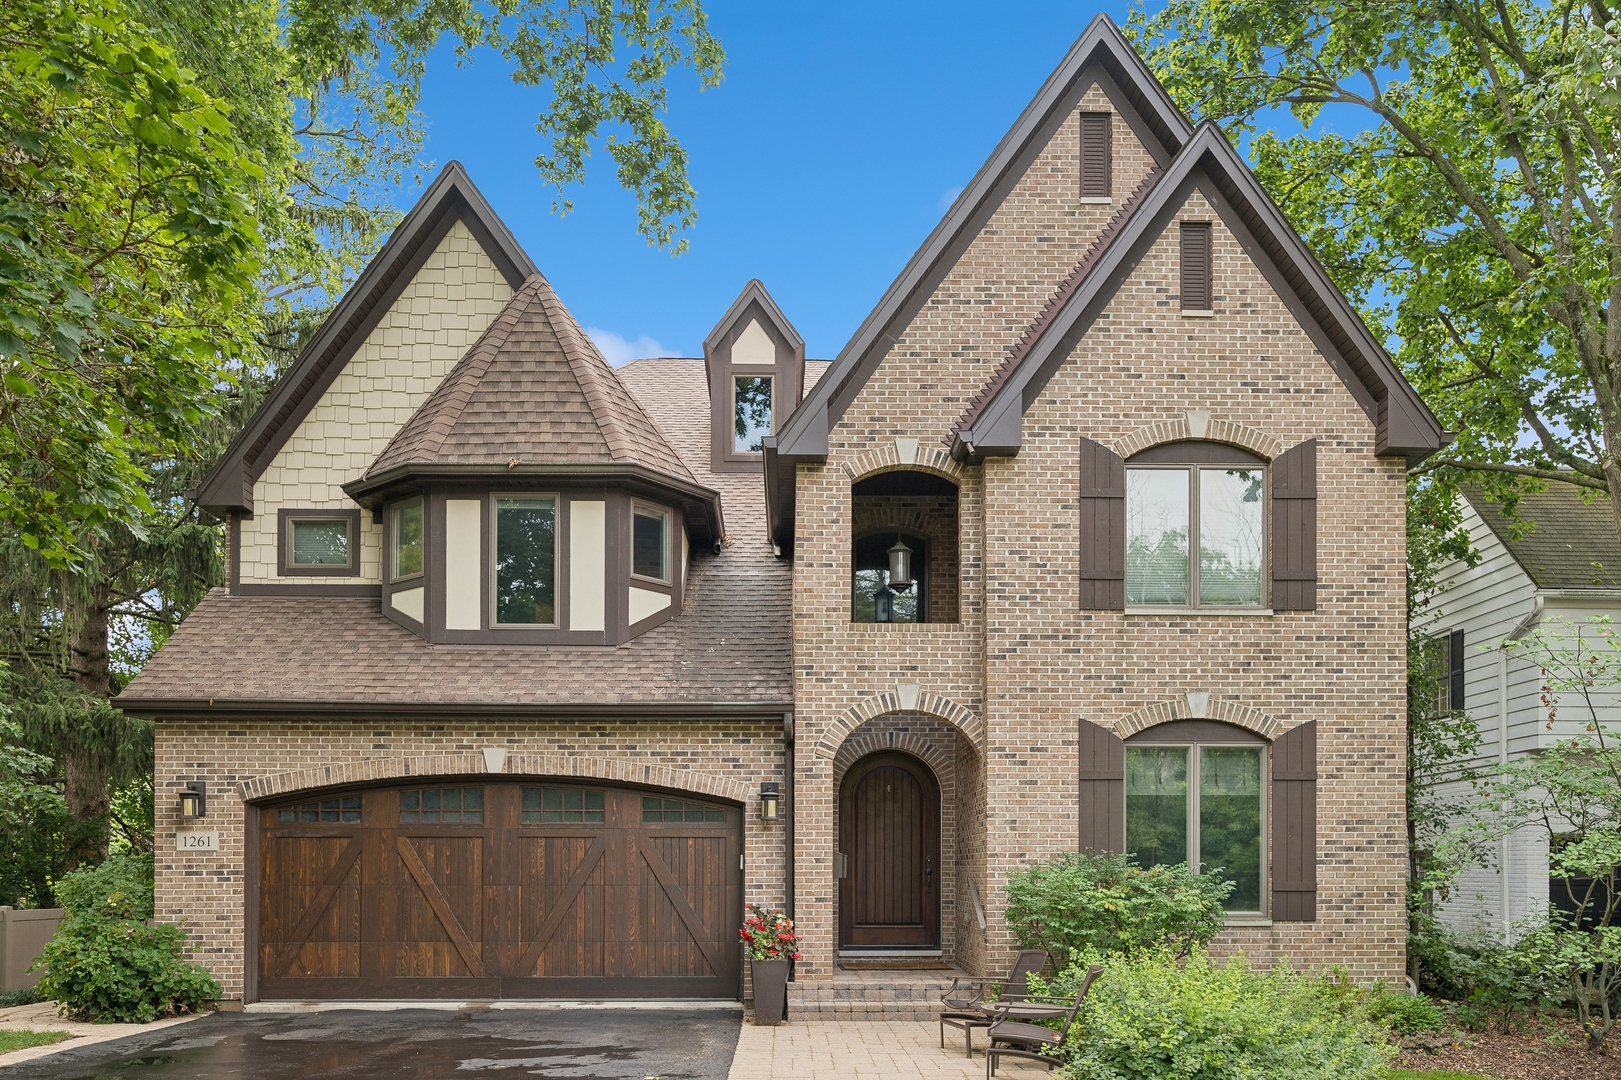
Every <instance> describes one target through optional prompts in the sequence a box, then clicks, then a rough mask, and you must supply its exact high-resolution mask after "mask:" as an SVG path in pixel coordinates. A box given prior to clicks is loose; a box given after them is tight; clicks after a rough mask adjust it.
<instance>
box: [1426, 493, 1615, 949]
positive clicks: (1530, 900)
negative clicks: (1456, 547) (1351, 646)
mask: <svg viewBox="0 0 1621 1080" xmlns="http://www.w3.org/2000/svg"><path fill="white" fill-rule="evenodd" d="M1462 510H1463V519H1464V524H1465V526H1466V527H1467V528H1468V530H1469V535H1470V539H1471V542H1472V544H1473V547H1474V548H1475V550H1476V552H1478V553H1479V555H1480V562H1479V563H1478V564H1477V565H1475V566H1468V565H1467V564H1465V563H1463V562H1461V561H1460V562H1455V563H1452V564H1450V565H1448V566H1446V567H1444V568H1443V570H1442V573H1441V575H1440V580H1441V582H1442V588H1441V591H1440V592H1439V593H1438V594H1437V595H1436V596H1435V598H1434V599H1433V600H1432V601H1431V603H1430V604H1429V605H1428V608H1427V610H1426V611H1425V612H1424V613H1423V614H1422V615H1420V616H1418V618H1419V619H1420V625H1421V626H1422V627H1423V628H1424V629H1425V631H1426V632H1427V633H1428V634H1430V635H1431V636H1432V637H1434V638H1436V639H1438V641H1440V642H1444V644H1441V645H1440V646H1439V648H1440V651H1441V653H1442V655H1443V656H1444V657H1445V660H1446V662H1447V668H1448V671H1447V675H1448V677H1447V678H1446V679H1445V680H1444V683H1443V687H1442V690H1441V693H1442V694H1443V695H1444V696H1445V698H1446V705H1447V707H1449V708H1454V709H1463V710H1465V711H1466V712H1468V714H1469V716H1470V717H1471V718H1473V719H1474V721H1475V722H1476V723H1477V724H1478V725H1479V727H1480V734H1481V744H1480V749H1479V752H1478V757H1477V759H1476V762H1475V764H1477V765H1483V766H1490V765H1494V764H1499V763H1506V762H1508V761H1510V760H1513V759H1518V758H1522V757H1524V756H1525V755H1527V754H1532V753H1535V752H1537V751H1538V750H1539V749H1542V748H1545V747H1547V746H1548V745H1550V744H1551V743H1552V742H1553V741H1554V740H1556V739H1558V738H1560V737H1564V738H1569V737H1571V736H1572V735H1575V734H1578V733H1579V732H1580V731H1581V730H1582V728H1583V727H1584V725H1585V724H1586V722H1587V721H1588V720H1589V719H1590V717H1589V715H1588V710H1587V708H1586V706H1585V704H1580V705H1579V704H1578V703H1577V702H1574V701H1565V702H1563V703H1562V707H1561V708H1558V709H1557V710H1556V719H1555V720H1554V721H1553V722H1552V724H1551V725H1550V721H1549V715H1548V708H1547V707H1546V705H1545V704H1544V703H1543V701H1542V700H1541V699H1542V685H1543V678H1542V673H1541V669H1540V668H1539V666H1538V665H1537V664H1536V663H1535V662H1534V661H1532V660H1530V659H1527V658H1525V657H1523V656H1518V655H1513V654H1512V651H1511V650H1509V649H1506V648H1504V645H1505V643H1506V642H1507V641H1508V640H1510V639H1518V638H1523V637H1524V636H1525V635H1528V634H1530V633H1531V632H1532V631H1533V630H1535V629H1537V628H1542V629H1543V630H1544V631H1545V633H1549V634H1557V633H1559V628H1560V627H1562V626H1571V627H1575V626H1577V625H1579V624H1581V623H1584V622H1585V621H1586V620H1588V619H1591V618H1592V617H1594V616H1597V615H1609V616H1612V617H1616V618H1617V620H1618V622H1621V538H1618V537H1617V535H1616V529H1615V524H1614V519H1613V518H1612V516H1611V512H1610V506H1609V503H1608V501H1607V500H1605V499H1604V498H1602V497H1600V498H1599V499H1598V500H1596V501H1592V502H1589V501H1588V500H1587V499H1586V498H1585V497H1584V496H1583V494H1582V493H1581V491H1580V490H1579V489H1577V488H1575V487H1573V486H1571V485H1568V484H1558V483H1554V484H1550V485H1549V486H1548V490H1546V491H1544V492H1540V493H1537V494H1532V495H1527V496H1525V497H1524V498H1523V499H1522V500H1521V501H1520V504H1519V508H1518V510H1517V512H1516V516H1515V517H1514V518H1512V519H1511V518H1509V517H1506V516H1505V515H1504V513H1503V511H1502V508H1501V506H1499V505H1498V504H1496V503H1493V502H1491V501H1489V500H1487V499H1486V498H1484V497H1483V496H1482V495H1481V494H1480V492H1479V491H1478V490H1472V491H1467V492H1466V494H1465V496H1464V498H1463V506H1462ZM1600 719H1601V720H1602V721H1604V722H1605V723H1606V724H1610V723H1616V724H1618V726H1621V706H1617V705H1616V704H1615V703H1614V699H1613V696H1612V697H1610V698H1609V701H1608V702H1607V703H1606V704H1604V705H1603V706H1601V708H1600ZM1496 861H1497V863H1498V867H1485V866H1482V867H1477V868H1475V869H1473V870H1470V871H1468V872H1466V873H1465V874H1464V875H1463V877H1462V878H1461V879H1460V881H1459V883H1458V888H1457V889H1456V890H1455V891H1454V892H1453V893H1452V894H1451V895H1450V897H1449V898H1448V900H1447V901H1446V902H1445V903H1444V904H1443V905H1442V906H1441V908H1440V911H1441V915H1442V918H1443V919H1444V920H1445V921H1446V922H1447V923H1449V924H1451V925H1453V926H1454V927H1456V928H1458V929H1460V930H1462V929H1473V928H1476V927H1480V926H1481V925H1482V924H1484V927H1485V928H1486V929H1489V930H1491V931H1492V932H1495V933H1506V932H1507V930H1508V927H1509V926H1511V925H1512V924H1513V923H1514V922H1515V921H1517V920H1519V919H1522V918H1524V917H1525V916H1526V915H1528V914H1531V913H1532V912H1535V911H1540V910H1542V909H1543V908H1544V906H1545V905H1546V904H1547V903H1548V844H1547V837H1546V835H1545V834H1540V832H1533V831H1531V830H1524V831H1521V832H1519V833H1516V834H1514V835H1513V836H1510V837H1508V838H1506V839H1505V840H1504V841H1502V842H1501V844H1500V847H1499V851H1498V853H1497V860H1496ZM1499 867H1501V869H1499Z"/></svg>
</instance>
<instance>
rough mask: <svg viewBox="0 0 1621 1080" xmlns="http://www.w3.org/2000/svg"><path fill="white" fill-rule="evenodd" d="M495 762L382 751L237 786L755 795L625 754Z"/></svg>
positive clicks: (741, 798)
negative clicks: (485, 782)
mask: <svg viewBox="0 0 1621 1080" xmlns="http://www.w3.org/2000/svg"><path fill="white" fill-rule="evenodd" d="M489 765H490V761H489V759H487V758H486V756H485V755H484V753H483V752H482V751H474V752H472V753H465V754H442V755H437V756H432V757H426V756H424V757H378V758H368V759H366V760H364V761H352V762H345V763H343V764H341V765H323V766H319V767H317V768H313V769H294V770H291V771H289V772H279V773H269V774H267V775H265V776H256V777H254V778H253V779H252V780H245V781H243V782H242V783H240V784H238V785H237V786H236V790H237V794H238V795H239V796H240V797H241V799H242V801H243V802H254V801H257V800H260V799H269V798H272V797H274V796H277V795H287V794H291V793H293V792H297V791H306V790H309V789H312V788H331V787H347V786H349V785H351V784H366V783H372V782H374V781H379V780H398V779H409V778H411V777H416V776H421V777H430V776H471V775H480V776H512V777H521V776H548V777H573V778H578V779H581V780H610V781H615V782H618V783H622V784H636V785H644V786H647V787H661V788H671V789H673V790H676V791H688V792H692V793H693V794H697V795H709V796H712V797H714V798H717V799H726V800H728V801H730V802H736V803H746V802H748V799H749V787H748V785H747V784H746V783H744V782H743V781H741V780H736V779H733V778H731V777H727V776H715V775H713V774H711V773H705V772H698V771H696V770H694V769H672V768H669V767H667V766H663V765H648V764H644V763H642V762H639V761H635V760H629V759H624V758H614V757H601V756H585V757H576V756H574V755H570V754H526V753H507V754H505V755H504V760H502V761H501V762H500V768H497V769H491V768H490V767H489Z"/></svg>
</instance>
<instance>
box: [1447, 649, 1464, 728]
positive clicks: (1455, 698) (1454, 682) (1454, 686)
mask: <svg viewBox="0 0 1621 1080" xmlns="http://www.w3.org/2000/svg"><path fill="white" fill-rule="evenodd" d="M1447 707H1448V708H1449V709H1461V708H1463V631H1462V630H1454V631H1452V633H1451V635H1450V636H1448V638H1447Z"/></svg>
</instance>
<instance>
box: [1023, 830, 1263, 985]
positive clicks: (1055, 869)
mask: <svg viewBox="0 0 1621 1080" xmlns="http://www.w3.org/2000/svg"><path fill="white" fill-rule="evenodd" d="M1232 889H1233V884H1232V882H1230V881H1223V880H1222V879H1221V878H1220V877H1219V876H1218V875H1216V874H1202V875H1200V874H1193V873H1191V872H1190V871H1189V870H1188V868H1187V866H1186V865H1178V866H1156V867H1152V868H1148V869H1144V868H1143V867H1139V866H1137V865H1136V864H1135V863H1134V862H1133V860H1132V858H1131V857H1130V856H1129V855H1109V854H1093V853H1079V852H1067V853H1065V854H1062V855H1058V856H1055V857H1054V858H1052V859H1049V860H1048V861H1047V862H1045V863H1037V864H1035V865H1034V866H1029V867H1026V868H1025V869H1023V870H1020V871H1018V872H1017V873H1015V874H1013V875H1012V877H1010V878H1009V879H1008V885H1007V892H1008V909H1007V923H1008V926H1009V927H1010V928H1011V929H1012V930H1013V934H1014V937H1015V938H1017V939H1018V942H1019V945H1020V946H1021V947H1023V948H1026V949H1046V950H1047V951H1048V952H1049V953H1051V954H1052V955H1053V962H1054V963H1055V964H1056V965H1057V966H1059V967H1063V966H1065V965H1067V964H1069V963H1073V962H1077V960H1078V958H1079V957H1080V956H1082V955H1086V954H1093V953H1095V954H1104V955H1107V954H1115V953H1121V954H1127V955H1133V954H1137V953H1141V952H1145V951H1159V950H1165V949H1168V950H1170V951H1171V952H1173V953H1175V954H1176V955H1186V954H1187V953H1188V952H1189V951H1190V950H1192V949H1193V948H1195V947H1196V946H1199V945H1203V944H1206V943H1208V942H1209V941H1210V940H1211V939H1212V938H1214V937H1215V936H1216V935H1217V934H1218V933H1220V932H1221V928H1222V926H1223V924H1224V923H1225V920H1226V912H1225V910H1224V909H1223V907H1222V901H1223V900H1225V899H1226V898H1227V895H1228V893H1230V892H1232Z"/></svg>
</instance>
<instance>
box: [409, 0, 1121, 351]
mask: <svg viewBox="0 0 1621 1080" xmlns="http://www.w3.org/2000/svg"><path fill="white" fill-rule="evenodd" d="M706 8H707V10H708V12H709V17H710V24H711V27H712V28H713V29H714V31H715V32H716V33H717V34H718V35H719V37H720V39H721V41H722V43H723V44H724V46H725V48H726V53H727V57H726V78H725V81H724V82H723V83H722V84H721V85H720V86H719V87H717V88H715V89H713V90H706V91H704V92H702V93H699V92H698V91H697V89H696V80H694V79H693V78H692V77H691V76H690V74H685V73H683V74H681V75H678V76H677V77H676V78H675V79H674V81H673V84H672V92H671V95H670V110H669V115H668V117H667V121H668V123H669V124H670V125H671V127H672V129H673V130H674V131H675V133H676V135H677V136H678V137H679V138H680V139H681V140H682V142H683V144H684V145H685V146H686V148H687V152H688V155H689V159H690V165H689V167H690V170H691V176H692V182H693V186H694V187H696V188H697V189H698V214H699V219H698V224H697V226H696V227H695V228H694V229H693V230H692V231H691V232H690V234H689V241H690V250H689V251H688V252H687V254H685V255H682V256H680V257H679V258H672V257H671V256H670V255H669V254H667V253H665V252H663V251H657V250H654V249H651V248H649V247H647V245H646V242H645V241H644V240H643V239H642V238H641V237H640V236H639V235H637V233H636V215H635V207H634V204H633V202H632V199H631V197H630V196H629V195H628V194H626V193H625V192H623V191H622V190H620V188H619V186H618V183H617V179H616V178H615V176H614V174H613V168H612V160H611V159H610V158H608V157H607V155H606V154H599V155H598V156H597V157H595V158H593V159H592V161H591V166H590V171H589V173H588V176H587V180H586V184H585V186H584V187H582V188H578V189H576V190H575V191H574V192H573V193H572V194H573V198H574V203H575V210H574V212H573V213H572V214H570V215H568V216H567V217H566V218H559V217H558V216H557V215H555V214H553V213H551V203H552V193H551V192H550V191H549V190H548V189H547V188H545V187H544V186H543V185H542V183H541V182H540V179H539V177H538V175H537V174H536V172H535V169H534V166H533V160H534V157H535V155H536V154H537V153H539V152H540V150H541V148H542V146H541V142H540V137H539V136H538V135H537V134H535V131H534V118H535V114H536V113H537V112H538V111H539V108H540V105H541V98H540V97H539V91H537V90H534V89H531V88H523V87H518V86H514V85H513V84H512V83H511V81H510V80H509V79H508V77H507V75H506V71H505V69H504V68H503V67H502V64H501V61H500V58H499V57H494V56H480V57H478V58H476V60H475V62H474V64H473V65H472V66H471V67H470V68H461V69H458V68H456V67H454V66H453V63H452V62H451V58H450V57H449V56H448V54H447V55H442V56H440V57H437V58H436V60H437V61H438V62H436V63H434V64H431V65H430V68H429V75H428V79H427V82H426V85H425V94H424V101H423V111H424V113H425V116H426V120H427V125H428V142H427V148H426V156H427V157H428V158H429V159H430V160H431V161H432V162H433V163H434V164H435V165H436V166H439V165H443V164H444V163H445V162H447V161H449V160H451V159H452V158H455V159H458V160H460V161H461V162H462V163H463V164H464V165H466V166H467V169H468V171H469V173H470V174H471V175H472V177H473V181H474V183H476V184H477V185H478V186H479V188H480V189H481V190H482V191H483V192H484V194H485V195H486V197H488V198H489V200H490V202H491V204H492V205H493V206H494V207H495V209H496V212H497V213H499V214H500V215H501V217H502V218H503V220H505V221H506V223H507V225H508V226H509V227H511V229H512V230H513V232H515V233H516V234H517V237H518V240H519V242H520V243H522V244H523V245H524V247H525V249H526V250H528V252H529V254H530V255H531V257H533V258H534V260H535V262H536V263H537V264H539V266H540V268H541V271H542V272H543V273H545V274H546V276H547V277H548V278H549V279H550V280H551V282H552V284H553V285H554V286H555V287H556V288H557V290H558V292H559V294H560V295H561V296H562V298H563V301H564V303H566V304H567V305H568V306H569V308H570V309H571V310H572V311H573V312H574V314H575V317H576V318H578V319H579V320H580V322H581V323H583V324H584V325H585V326H587V327H588V328H590V329H591V330H592V332H593V336H594V337H596V338H597V339H598V341H599V343H602V344H604V346H605V347H604V351H605V352H607V353H609V354H610V359H611V360H613V361H615V362H622V361H623V360H626V359H629V358H631V357H633V356H641V355H653V354H655V353H657V354H662V355H681V356H698V355H701V354H702V347H703V338H704V335H705V334H707V333H708V332H709V330H710V328H711V327H712V326H713V325H714V323H715V322H716V320H718V319H719V318H720V316H721V315H722V314H723V313H724V312H725V310H726V307H727V305H728V304H730V303H731V301H732V299H733V297H735V296H736V295H737V293H738V291H739V290H740V289H741V288H742V287H743V283H744V282H746V281H747V280H748V279H749V278H751V277H758V278H760V279H761V280H762V281H764V282H765V284H766V287H767V288H768V289H769V290H770V291H771V294H772V295H773V296H774V297H775V298H776V300H777V302H778V303H779V304H781V305H782V308H783V311H784V312H785V313H786V314H787V316H788V318H789V319H790V320H792V321H793V323H794V325H795V326H796V327H797V328H798V329H799V332H800V333H801V334H802V335H804V337H805V341H806V343H807V346H808V352H809V355H810V356H812V357H826V358H831V357H832V356H833V355H835V354H836V353H837V352H838V350H839V349H840V348H841V347H842V346H843V344H844V342H845V340H846V339H847V338H848V337H849V335H850V334H851V333H852V332H853V331H854V330H855V328H856V326H857V325H858V324H859V323H860V322H861V320H862V318H863V317H865V315H866V314H867V312H868V311H869V310H870V309H871V308H872V306H873V304H875V303H876V302H877V300H878V297H879V296H880V295H881V294H882V292H883V290H884V289H885V288H886V287H887V286H888V285H889V283H890V281H891V280H892V279H893V278H894V276H895V275H896V274H897V273H898V272H899V271H900V268H901V267H902V265H904V264H905V262H906V260H907V258H909V257H910V256H911V254H912V252H913V251H914V250H915V249H916V247H917V245H918V244H919V243H921V242H922V240H923V238H924V237H925V236H926V235H927V234H928V232H929V230H930V229H931V228H933V227H934V224H935V222H936V221H938V220H939V218H940V216H941V214H943V213H944V211H945V209H946V207H947V205H948V204H949V203H950V201H951V198H952V197H953V196H954V195H955V193H956V190H957V189H958V188H960V187H961V185H963V184H965V183H967V182H968V180H969V179H970V178H971V177H972V176H973V173H974V170H976V169H977V168H978V167H979V165H980V164H981V162H983V161H984V160H985V158H986V157H987V156H989V154H990V152H991V149H992V148H993V147H994V146H995V145H996V142H997V140H998V139H1000V138H1001V136H1002V134H1003V133H1004V132H1005V131H1006V130H1007V129H1008V128H1009V127H1010V126H1011V125H1012V123H1013V121H1014V119H1015V118H1016V117H1017V116H1018V114H1019V110H1020V109H1022V108H1023V107H1024V106H1025V104H1026V103H1027V102H1028V101H1029V100H1030V98H1031V97H1033V96H1034V95H1035V93H1036V91H1037V89H1039V87H1040V86H1041V83H1042V81H1043V80H1044V79H1045V78H1046V77H1047V75H1048V74H1049V73H1050V72H1051V71H1052V69H1053V68H1054V67H1056V66H1057V65H1058V63H1059V61H1060V60H1062V59H1063V56H1064V54H1065V52H1066V51H1067V50H1068V49H1069V47H1070V45H1071V44H1072V43H1073V42H1074V40H1075V39H1076V38H1077V37H1079V36H1080V34H1081V31H1082V30H1083V29H1085V27H1086V24H1087V23H1088V22H1089V21H1090V20H1091V19H1092V17H1093V16H1094V15H1095V14H1097V13H1098V12H1099V11H1100V10H1101V11H1106V12H1108V13H1109V14H1110V15H1111V16H1113V17H1114V18H1115V19H1116V21H1118V22H1124V20H1125V16H1126V12H1127V9H1128V8H1129V4H1128V3H1125V2H1114V3H1105V4H1101V5H1100V4H1097V3H1082V4H1064V3H1056V4H1055V3H1051V2H1048V3H1029V2H1025V0H1003V2H1000V3H997V4H993V5H986V4H983V3H977V4H967V3H956V2H944V0H940V2H935V3H914V2H910V0H908V2H905V3H901V2H888V3H882V4H874V3H848V2H845V0H825V2H821V3H816V4H803V3H796V4H782V3H771V4H762V3H746V2H741V0H711V2H710V3H708V4H706ZM415 194H416V193H415V192H414V191H412V192H404V193H402V194H401V204H402V208H403V207H404V206H408V205H409V203H410V201H411V200H412V199H413V198H414V197H415ZM609 335H613V336H614V337H610V336H609ZM615 338H617V339H619V340H621V341H623V343H624V345H623V347H620V345H619V342H618V341H616V340H615Z"/></svg>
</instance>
